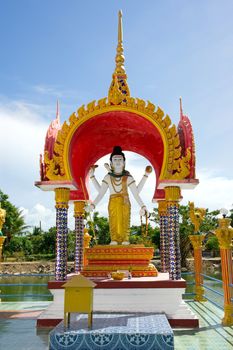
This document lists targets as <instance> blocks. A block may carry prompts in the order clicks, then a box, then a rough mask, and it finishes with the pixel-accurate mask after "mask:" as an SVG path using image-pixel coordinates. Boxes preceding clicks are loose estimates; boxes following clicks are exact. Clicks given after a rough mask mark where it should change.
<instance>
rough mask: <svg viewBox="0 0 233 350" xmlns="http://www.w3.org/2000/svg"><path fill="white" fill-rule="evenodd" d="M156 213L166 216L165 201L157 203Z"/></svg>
mask: <svg viewBox="0 0 233 350" xmlns="http://www.w3.org/2000/svg"><path fill="white" fill-rule="evenodd" d="M158 213H159V215H160V216H161V215H167V201H164V200H160V201H158Z"/></svg>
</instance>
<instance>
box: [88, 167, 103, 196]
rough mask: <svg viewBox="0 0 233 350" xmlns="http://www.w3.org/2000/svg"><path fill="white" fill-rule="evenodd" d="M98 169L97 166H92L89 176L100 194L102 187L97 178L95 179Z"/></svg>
mask: <svg viewBox="0 0 233 350" xmlns="http://www.w3.org/2000/svg"><path fill="white" fill-rule="evenodd" d="M96 167H97V165H96V166H92V167H91V168H90V170H89V176H90V179H91V181H92V183H93V185H94V187H95V189H96V191H97V192H99V191H100V188H101V186H100V184H99V182H98V180H97V179H96V177H95V168H96Z"/></svg>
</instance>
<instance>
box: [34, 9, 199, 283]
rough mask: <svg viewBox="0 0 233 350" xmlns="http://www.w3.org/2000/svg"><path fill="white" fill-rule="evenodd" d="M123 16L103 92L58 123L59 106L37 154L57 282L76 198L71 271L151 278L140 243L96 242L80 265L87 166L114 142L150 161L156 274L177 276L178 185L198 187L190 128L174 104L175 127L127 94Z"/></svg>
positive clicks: (63, 272)
mask: <svg viewBox="0 0 233 350" xmlns="http://www.w3.org/2000/svg"><path fill="white" fill-rule="evenodd" d="M122 33H123V31H122V14H121V13H119V23H118V45H117V53H116V59H115V61H116V66H115V70H114V72H113V75H112V81H111V84H110V88H109V91H108V96H107V97H103V98H101V99H100V100H98V101H91V102H89V103H87V105H82V106H81V107H79V108H78V109H77V111H76V112H74V113H72V114H71V115H70V117H69V118H68V120H67V121H65V122H64V123H63V125H61V124H60V118H59V111H58V110H57V115H56V119H55V120H54V121H53V122H52V123H51V124H50V126H49V129H48V132H47V135H46V141H45V147H44V155H43V157H42V156H41V159H40V175H41V179H40V181H37V182H36V183H35V185H36V186H37V187H39V188H40V189H42V190H44V191H54V193H55V203H56V204H55V206H56V226H57V241H56V242H57V243H56V264H55V279H56V280H57V281H63V280H65V279H66V277H67V234H68V226H67V224H68V223H67V216H68V215H67V214H68V207H69V202H71V201H73V202H74V217H75V233H76V248H75V262H74V271H75V273H79V272H82V273H83V274H84V275H86V276H90V277H100V276H102V277H104V276H107V275H108V273H109V272H111V271H115V270H117V269H121V270H122V269H129V268H131V269H132V274H133V276H135V277H140V276H147V277H148V276H156V275H157V271H156V269H155V268H154V266H153V265H150V260H151V259H152V257H153V249H152V248H150V247H149V248H148V247H144V246H138V245H127V246H123V245H117V246H100V245H98V246H94V247H93V248H87V249H86V250H85V261H86V263H85V266H83V244H84V243H83V242H84V215H85V202H86V201H87V200H89V193H88V190H87V188H88V181H89V176H88V174H89V170H90V168H91V166H92V165H94V164H95V163H96V162H97V161H98V160H99V159H100V158H101V157H103V156H105V155H106V154H109V153H111V151H112V148H113V146H115V145H121V148H122V149H123V151H132V152H135V153H137V154H139V155H142V156H143V157H145V158H146V159H147V160H148V161H149V162H150V164H151V165H152V167H153V169H154V171H155V175H156V183H155V185H154V188H153V189H151V193H153V196H152V198H151V199H152V202H154V203H157V204H158V210H159V215H160V233H161V266H162V268H161V272H168V273H169V280H180V279H181V265H180V246H179V215H178V208H179V202H180V200H181V199H182V191H183V190H184V189H192V188H194V187H195V186H196V185H197V184H198V180H197V179H196V177H195V144H194V137H193V131H192V126H191V123H190V120H189V118H188V117H187V116H185V115H184V114H183V110H182V105H181V101H180V121H179V124H178V127H177V126H176V125H174V124H173V123H172V121H171V119H170V117H169V116H168V115H167V114H166V113H165V112H164V111H163V110H162V109H161V108H160V107H156V106H155V104H154V103H152V102H150V101H147V102H146V101H144V100H143V99H141V98H135V97H133V96H131V94H130V89H129V86H128V81H127V75H126V71H125V66H124V61H125V58H124V55H123V34H122Z"/></svg>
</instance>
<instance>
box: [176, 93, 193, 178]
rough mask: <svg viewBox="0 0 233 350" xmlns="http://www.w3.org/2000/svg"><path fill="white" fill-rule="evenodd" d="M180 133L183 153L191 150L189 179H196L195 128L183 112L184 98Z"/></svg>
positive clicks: (179, 126)
mask: <svg viewBox="0 0 233 350" xmlns="http://www.w3.org/2000/svg"><path fill="white" fill-rule="evenodd" d="M178 134H179V138H180V145H181V154H182V156H184V155H186V150H187V149H188V148H190V151H191V160H190V165H191V171H190V175H189V177H188V178H189V179H195V176H196V175H195V167H196V157H195V143H194V136H193V128H192V124H191V122H190V120H189V118H188V116H186V115H184V114H183V108H182V100H181V98H180V121H179V124H178Z"/></svg>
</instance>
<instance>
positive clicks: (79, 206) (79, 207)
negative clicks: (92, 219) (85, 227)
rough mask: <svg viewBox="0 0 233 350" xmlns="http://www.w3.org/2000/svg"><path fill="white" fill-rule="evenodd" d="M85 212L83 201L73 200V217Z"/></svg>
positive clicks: (82, 214)
mask: <svg viewBox="0 0 233 350" xmlns="http://www.w3.org/2000/svg"><path fill="white" fill-rule="evenodd" d="M84 214H85V201H75V202H74V217H75V216H84Z"/></svg>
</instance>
